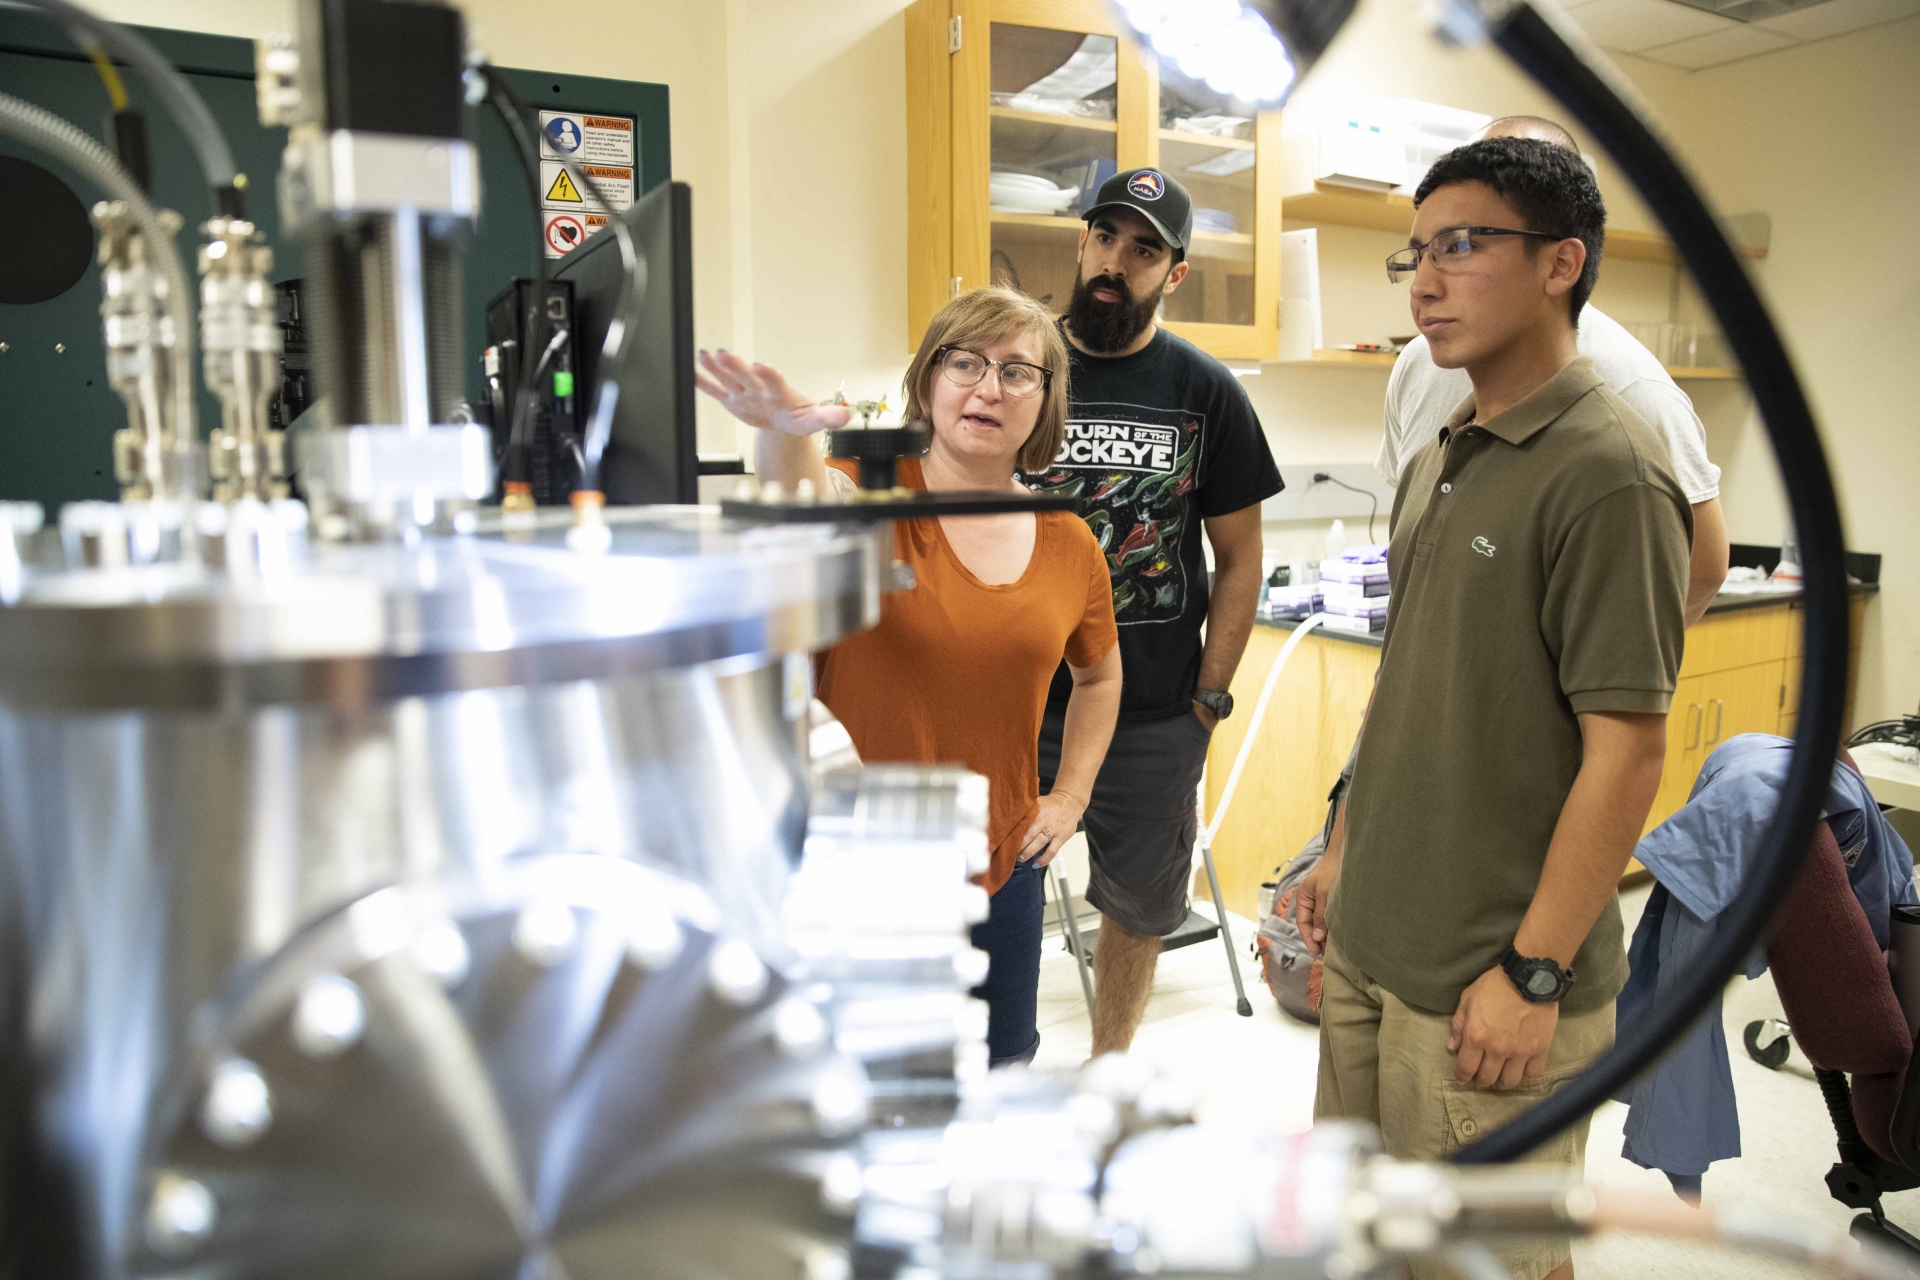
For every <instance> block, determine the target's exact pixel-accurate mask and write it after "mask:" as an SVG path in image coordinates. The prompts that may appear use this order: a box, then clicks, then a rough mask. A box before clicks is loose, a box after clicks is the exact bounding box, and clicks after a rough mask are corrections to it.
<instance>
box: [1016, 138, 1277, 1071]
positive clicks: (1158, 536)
mask: <svg viewBox="0 0 1920 1280" xmlns="http://www.w3.org/2000/svg"><path fill="white" fill-rule="evenodd" d="M1083 218H1084V220H1085V221H1086V224H1087V226H1086V229H1085V230H1083V231H1082V232H1081V233H1080V245H1079V272H1078V275H1077V277H1076V280H1075V283H1074V289H1073V297H1072V300H1071V301H1070V302H1069V303H1068V305H1067V312H1066V315H1065V316H1064V317H1063V320H1062V328H1063V330H1064V332H1065V334H1066V337H1067V340H1068V344H1069V355H1070V357H1071V362H1072V379H1071V385H1072V389H1071V392H1070V398H1069V401H1068V406H1067V432H1066V442H1065V444H1064V445H1063V446H1062V447H1061V451H1060V453H1059V455H1058V457H1057V458H1056V459H1055V460H1054V464H1053V466H1052V467H1051V468H1050V469H1048V470H1047V471H1045V472H1043V473H1039V474H1030V475H1027V476H1026V477H1025V479H1026V481H1027V483H1028V484H1029V485H1031V486H1032V487H1033V488H1034V489H1035V490H1036V491H1038V492H1041V493H1050V494H1064V495H1067V496H1071V497H1074V498H1076V499H1078V501H1079V511H1080V515H1081V517H1082V518H1083V519H1084V520H1086V522H1087V524H1088V526H1089V527H1090V528H1091V529H1092V530H1093V533H1094V536H1095V538H1096V539H1098V540H1099V542H1100V545H1101V547H1102V549H1103V550H1104V551H1105V553H1106V557H1107V567H1108V570H1109V572H1110V573H1111V575H1112V579H1113V612H1114V620H1115V621H1116V622H1117V623H1118V624H1119V632H1120V661H1121V674H1122V691H1121V697H1120V719H1119V723H1118V724H1117V725H1116V726H1115V728H1114V733H1113V742H1112V745H1111V746H1110V747H1109V748H1108V750H1107V757H1106V761H1105V763H1104V764H1102V766H1101V769H1100V774H1099V777H1098V779H1097V780H1096V781H1095V783H1094V786H1093V794H1092V795H1091V796H1087V797H1083V799H1085V800H1086V801H1087V805H1086V813H1085V816H1084V818H1083V819H1082V822H1083V825H1084V827H1085V830H1086V833H1087V847H1088V853H1089V856H1090V861H1091V864H1092V874H1091V878H1090V882H1089V884H1088V888H1087V901H1088V902H1090V903H1091V904H1092V905H1093V906H1094V907H1096V908H1098V909H1099V911H1100V912H1101V914H1102V915H1103V916H1104V917H1105V922H1104V923H1103V924H1102V926H1101V929H1100V939H1099V945H1098V947H1097V948H1096V949H1095V952H1094V962H1093V963H1094V974H1095V978H1096V988H1095V990H1096V994H1095V997H1094V1014H1093V1052H1094V1054H1095V1056H1098V1055H1100V1054H1103V1053H1114V1052H1120V1051H1123V1050H1125V1049H1126V1048H1127V1047H1128V1045H1130V1044H1131V1043H1132V1040H1133V1033H1134V1031H1135V1030H1136V1029H1137V1028H1138V1027H1139V1025H1140V1017H1141V1015H1142V1013H1143V1012H1144V1011H1145V1009H1146V1003H1147V995H1148V992H1149V991H1150V990H1151V988H1152V985H1153V971H1154V966H1155V964H1156V962H1157V961H1158V959H1159V955H1160V947H1161V939H1163V938H1164V937H1166V936H1167V935H1168V934H1171V933H1173V932H1174V931H1175V930H1176V929H1178V928H1179V927H1180V925H1182V924H1183V923H1185V921H1186V918H1187V885H1188V882H1189V880H1190V879H1191V868H1192V859H1193V842H1194V839H1195V835H1196V827H1197V823H1196V819H1195V810H1194V789H1195V788H1196V787H1197V786H1198V784H1199V781H1200V771H1201V769H1202V767H1203V766H1204V764H1205V763H1206V754H1207V744H1208V742H1209V740H1210V738H1211V735H1212V733H1213V727H1214V725H1215V724H1216V723H1218V722H1219V721H1220V720H1221V719H1223V718H1225V717H1226V716H1228V715H1231V714H1232V713H1233V698H1232V695H1231V694H1229V693H1228V692H1227V690H1228V687H1229V686H1230V685H1231V684H1232V682H1233V673H1234V670H1235V668H1237V667H1238V666H1239V665H1240V655H1241V653H1242V652H1243V651H1244V650H1245V649H1246V645H1247V636H1248V634H1249V633H1250V632H1251V631H1252V629H1253V619H1254V611H1255V609H1256V607H1257V605H1258V603H1259V598H1260V578H1261V563H1260V503H1261V502H1262V501H1263V500H1265V499H1267V498H1270V497H1272V496H1273V495H1274V494H1276V493H1278V492H1280V488H1281V483H1280V472H1279V470H1278V468H1276V467H1275V466H1274V462H1273V454H1272V452H1271V451H1270V450H1269V449H1268V447H1267V441H1266V436H1265V434H1264V433H1263V432H1262V431H1261V428H1260V420H1259V418H1258V417H1257V416H1256V415H1255V414H1254V411H1253V406H1252V404H1250V403H1249V402H1248V400H1247V394H1246V392H1245V391H1244V390H1243V389H1242V388H1241V386H1240V383H1239V380H1238V379H1237V378H1235V377H1234V376H1233V375H1232V374H1231V373H1230V372H1228V370H1227V368H1226V366H1224V365H1222V364H1221V363H1220V362H1219V361H1218V360H1215V359H1214V358H1213V357H1212V356H1209V355H1207V354H1206V353H1205V352H1203V351H1201V350H1200V349H1199V348H1197V347H1195V346H1194V345H1193V344H1192V343H1190V342H1187V341H1185V340H1184V339H1182V338H1179V337H1176V336H1175V335H1174V334H1171V333H1169V332H1167V331H1166V330H1165V329H1163V328H1161V327H1160V326H1159V325H1158V324H1156V323H1155V316H1156V313H1157V312H1158V309H1159V306H1160V303H1161V301H1162V300H1163V299H1165V298H1166V297H1168V296H1169V295H1170V294H1172V293H1173V292H1174V290H1176V289H1178V288H1179V287H1180V283H1181V281H1182V280H1184V279H1185V278H1186V276H1187V271H1188V264H1187V261H1186V256H1187V246H1188V244H1189V243H1190V241H1191V239H1192V236H1193V201H1192V199H1191V198H1190V197H1189V196H1188V194H1187V191H1186V189H1185V188H1184V187H1182V186H1181V185H1180V184H1179V183H1178V182H1176V181H1174V180H1173V179H1172V178H1169V177H1167V176H1166V175H1165V174H1164V173H1162V172H1160V171H1159V170H1157V169H1133V170H1129V171H1127V172H1124V173H1119V174H1116V175H1114V176H1113V177H1112V178H1110V179H1108V180H1107V182H1106V183H1104V184H1103V185H1102V186H1101V188H1100V191H1099V193H1098V195H1097V196H1096V197H1095V198H1094V200H1093V202H1092V203H1091V204H1090V205H1089V206H1088V208H1087V211H1086V213H1085V214H1084V215H1083ZM1203 536H1204V542H1205V548H1203V545H1202V543H1203ZM1207 548H1210V549H1211V551H1212V562H1213V573H1212V580H1211V582H1209V577H1208V566H1207V555H1206V549H1207ZM1203 634H1204V638H1203ZM1072 687H1073V686H1072V680H1071V677H1070V676H1069V675H1068V673H1067V671H1066V669H1065V668H1064V667H1063V668H1061V670H1060V671H1059V672H1058V673H1057V674H1056V676H1055V678H1054V682H1053V689H1052V694H1051V696H1050V698H1049V699H1048V703H1047V713H1046V717H1045V720H1044V721H1043V723H1042V726H1041V735H1040V774H1041V779H1042V782H1043V785H1045V786H1048V787H1051V786H1052V783H1053V778H1052V773H1053V771H1054V769H1055V767H1056V762H1057V761H1058V760H1059V758H1060V742H1061V738H1062V735H1063V731H1064V726H1065V714H1066V702H1067V697H1068V695H1069V694H1070V693H1071V691H1072Z"/></svg>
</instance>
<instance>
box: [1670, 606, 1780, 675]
mask: <svg viewBox="0 0 1920 1280" xmlns="http://www.w3.org/2000/svg"><path fill="white" fill-rule="evenodd" d="M1789 612H1790V611H1789V608H1788V606H1786V605H1772V606H1767V605H1761V606H1757V607H1755V608H1751V609H1736V610H1734V611H1733V612H1731V613H1722V614H1708V615H1707V616H1706V617H1705V618H1702V619H1701V620H1700V621H1699V622H1698V623H1696V624H1695V625H1694V626H1693V627H1692V628H1691V629H1689V630H1688V632H1687V640H1686V649H1685V652H1684V653H1683V654H1682V656H1681V659H1680V674H1681V676H1682V677H1685V676H1699V675H1706V674H1708V673H1709V672H1714V671H1727V670H1731V669H1732V668H1734V667H1750V666H1753V665H1754V664H1755V663H1760V662H1772V661H1774V660H1776V659H1778V658H1783V657H1785V656H1786V655H1787V646H1788V643H1789V633H1790V632H1792V630H1793V620H1792V619H1791V618H1790V616H1789Z"/></svg>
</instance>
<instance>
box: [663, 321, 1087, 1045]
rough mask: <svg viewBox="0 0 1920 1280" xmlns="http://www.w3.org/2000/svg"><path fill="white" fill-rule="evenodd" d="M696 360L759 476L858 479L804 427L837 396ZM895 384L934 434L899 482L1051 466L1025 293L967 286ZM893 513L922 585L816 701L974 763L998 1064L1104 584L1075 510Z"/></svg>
mask: <svg viewBox="0 0 1920 1280" xmlns="http://www.w3.org/2000/svg"><path fill="white" fill-rule="evenodd" d="M700 368H701V373H700V374H699V375H697V377H698V382H699V386H700V389H701V390H703V391H705V392H706V393H707V394H708V395H711V396H713V397H714V398H716V399H718V400H719V401H721V402H722V403H723V404H725V405H726V407H727V409H728V411H729V412H731V413H732V414H733V415H734V416H735V417H736V418H739V419H740V420H741V421H742V422H745V423H747V424H749V425H751V426H754V427H758V428H760V432H759V438H758V440H757V441H756V448H755V457H756V470H757V472H758V474H759V477H760V479H761V480H762V481H763V482H764V481H774V480H777V481H779V482H780V483H781V484H783V485H785V486H787V487H788V488H789V489H791V488H792V487H793V486H794V485H795V484H796V483H798V482H799V481H801V480H807V481H810V482H811V483H812V484H813V485H814V487H815V488H816V490H819V491H823V492H827V493H851V492H852V491H853V489H854V483H853V471H852V464H850V463H843V462H841V461H839V460H836V461H834V462H833V463H832V464H829V463H828V462H827V461H826V459H825V458H823V457H822V455H821V451H820V449H819V448H818V447H817V445H816V444H815V442H814V441H813V440H812V439H811V438H810V437H811V436H812V435H813V434H814V433H816V432H819V431H822V430H826V429H829V428H833V427H838V426H843V425H845V423H846V421H847V411H846V409H844V408H842V407H839V406H828V405H818V404H816V403H814V401H813V400H812V399H810V398H809V397H807V396H805V395H802V394H801V393H800V392H798V391H796V390H795V389H794V388H793V387H792V386H790V385H789V384H788V383H787V381H786V379H784V378H783V377H781V376H780V374H779V373H778V372H777V371H776V370H774V369H772V368H770V367H769V366H767V365H762V364H749V363H748V362H747V361H745V360H742V359H741V358H740V357H738V356H734V355H730V354H728V353H727V352H725V351H719V352H711V353H710V352H705V351H703V352H701V353H700ZM905 389H906V395H907V414H906V416H907V418H908V420H910V421H911V420H928V421H931V422H932V424H933V442H932V446H931V448H930V449H929V450H928V452H927V456H926V458H925V459H924V460H920V459H905V460H903V461H902V462H901V465H900V472H899V474H900V483H901V484H903V485H906V486H908V487H910V488H915V489H935V490H947V489H974V490H981V489H986V490H1004V491H1005V492H1007V493H1015V494H1020V495H1023V496H1024V495H1026V494H1027V493H1028V490H1027V488H1026V486H1024V485H1023V484H1021V483H1020V482H1019V480H1018V479H1016V478H1015V471H1016V470H1026V471H1036V472H1037V471H1042V470H1045V469H1046V467H1047V466H1048V465H1049V464H1050V463H1051V462H1052V461H1053V457H1054V455H1055V454H1056V453H1058V452H1059V449H1060V443H1061V440H1062V438H1063V436H1064V434H1065V430H1066V405H1067V352H1066V345H1065V343H1064V341H1063V340H1062V338H1061V336H1060V330H1059V326H1058V325H1057V324H1056V323H1055V321H1054V318H1053V317H1052V316H1051V315H1050V314H1048V312H1047V310H1046V309H1045V308H1044V307H1042V306H1041V305H1040V304H1039V303H1038V302H1036V301H1034V300H1033V299H1031V298H1028V297H1026V296H1025V295H1023V294H1018V293H1014V292H1012V291H1010V290H1006V289H979V290H976V291H974V292H972V293H969V294H965V295H963V296H962V297H960V298H957V299H955V300H954V301H953V302H950V303H948V304H947V306H946V307H945V308H944V309H943V310H942V311H941V312H940V314H939V315H937V316H935V317H934V318H933V322H932V323H931V324H930V325H928V326H927V334H926V337H925V338H924V339H922V341H921V343H920V351H919V354H918V355H916V356H915V357H914V359H913V363H912V364H911V365H910V366H909V367H908V369H907V376H906V387H905ZM843 468H844V469H843ZM894 528H895V533H894V544H895V554H896V556H897V557H898V558H899V559H900V560H901V561H903V562H904V563H906V564H907V566H908V567H910V568H911V569H912V570H913V574H914V581H915V583H916V585H915V586H914V588H913V589H912V590H910V591H903V592H896V593H893V594H889V595H887V596H885V597H883V598H882V601H881V606H880V624H879V625H878V626H877V627H874V628H873V629H871V630H869V631H865V632H862V633H860V634H858V635H855V636H852V637H850V638H848V639H847V640H844V641H842V642H841V643H840V644H838V645H835V646H834V647H833V648H832V649H831V650H829V651H828V653H827V655H826V658H825V661H824V663H823V665H822V668H821V672H820V698H821V700H822V701H823V702H825V703H826V704H827V706H828V707H829V708H830V709H831V710H832V711H833V713H834V714H835V715H836V716H838V717H839V718H840V720H841V722H842V723H843V724H845V725H846V727H847V731H848V733H849V734H851V735H852V737H853V742H854V746H855V747H856V748H858V750H859V752H860V757H861V759H863V760H866V761H869V762H882V761H902V762H908V763H916V764H951V763H956V762H957V763H961V764H964V765H966V766H967V767H968V768H969V769H972V770H973V771H975V772H976V773H980V774H984V775H985V776H986V778H987V780H988V820H987V839H988V844H989V846H990V847H991V849H992V864H991V867H990V868H989V870H988V871H987V874H986V875H985V877H983V880H984V883H985V885H986V887H987V890H988V891H989V892H990V893H991V894H992V895H993V898H992V904H991V914H990V915H989V917H988V919H987V921H986V923H984V924H982V925H980V926H978V927H977V928H975V929H974V932H973V940H974V945H975V946H978V947H980V948H982V949H983V950H985V951H986V952H987V955H988V957H989V959H990V964H989V969H988V974H987V980H986V982H984V983H983V984H982V985H981V986H980V987H979V988H977V989H976V990H975V993H974V994H976V995H978V996H980V997H982V998H983V999H985V1000H986V1001H987V1005H988V1011H989V1018H988V1032H987V1043H988V1048H989V1051H990V1053H991V1055H992V1059H993V1062H994V1064H995V1065H1003V1064H1006V1063H1011V1062H1021V1061H1027V1060H1030V1059H1031V1058H1032V1057H1033V1054H1034V1052H1035V1051H1036V1050H1037V1049H1038V1048H1039V1045H1040V1032H1039V1030H1038V1028H1037V1027H1036V1025H1035V993H1036V989H1037V987H1038V984H1039V976H1040V916H1041V893H1040V869H1041V868H1043V867H1045V866H1046V865H1047V863H1048V862H1050V861H1052V859H1053V856H1054V855H1055V854H1056V853H1058V852H1059V851H1060V847H1061V846H1062V845H1064V844H1065V843H1066V842H1067V839H1068V838H1069V837H1070V836H1072V835H1073V832H1074V829H1075V828H1076V827H1077V826H1078V825H1079V822H1080V815H1081V813H1082V811H1083V810H1085V808H1086V806H1087V796H1088V795H1089V794H1090V792H1091V789H1092V786H1093V780H1094V777H1095V776H1096V775H1097V774H1098V773H1099V771H1100V762H1101V760H1102V759H1103V758H1104V757H1105V755H1106V752H1107V742H1108V740H1109V739H1110V738H1111V737H1112V736H1113V724H1114V718H1115V716H1116V715H1117V713H1118V711H1119V706H1120V654H1119V650H1118V648H1117V647H1116V645H1115V638H1116V633H1115V630H1114V623H1113V591H1112V586H1111V580H1110V577H1109V575H1108V572H1107V565H1106V560H1105V558H1104V556H1103V555H1102V554H1101V551H1100V547H1099V544H1098V543H1096V542H1095V541H1094V538H1093V534H1092V533H1091V532H1090V531H1089V530H1088V528H1087V526H1086V524H1085V523H1084V522H1083V521H1082V520H1081V519H1080V518H1079V517H1078V516H1077V515H1075V514H1073V513H1072V512H1070V511H1054V512H1042V513H1039V514H1029V513H1024V512H1021V513H1014V514H1009V515H995V516H967V517H957V518H956V517H941V518H938V519H933V520H902V521H899V522H898V523H897V524H896V525H895V527H894ZM1063 658H1064V659H1065V661H1066V663H1067V667H1068V669H1069V670H1070V671H1071V672H1072V674H1073V682H1074V684H1073V698H1072V700H1071V701H1070V702H1069V703H1068V704H1067V722H1066V733H1065V740H1064V744H1063V748H1062V752H1061V761H1060V771H1059V774H1058V777H1057V778H1056V780H1055V783H1054V786H1053V789H1052V790H1051V791H1049V792H1047V793H1046V794H1045V795H1042V794H1041V793H1040V771H1039V750H1038V740H1039V734H1040V718H1041V714H1042V713H1043V711H1044V710H1045V708H1046V701H1047V686H1048V684H1049V682H1050V681H1051V680H1052V678H1053V673H1054V672H1055V671H1056V670H1058V669H1059V666H1060V662H1061V660H1062V659H1063Z"/></svg>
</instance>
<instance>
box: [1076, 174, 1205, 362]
mask: <svg viewBox="0 0 1920 1280" xmlns="http://www.w3.org/2000/svg"><path fill="white" fill-rule="evenodd" d="M1186 275H1187V264H1186V263H1184V262H1175V261H1174V260H1173V250H1172V248H1170V247H1169V246H1168V244H1167V242H1166V241H1165V240H1162V239H1161V238H1160V233H1159V232H1157V231H1155V230H1154V229H1153V224H1152V223H1151V222H1148V221H1147V220H1146V219H1145V218H1143V217H1141V216H1140V215H1139V214H1138V213H1135V212H1133V211H1132V210H1131V209H1106V210H1103V211H1101V213H1100V214H1099V215H1098V216H1097V217H1095V218H1094V220H1093V224H1092V225H1091V226H1090V227H1088V228H1087V230H1085V231H1083V232H1081V233H1080V271H1079V277H1078V279H1076V280H1075V282H1074V286H1073V298H1072V299H1071V300H1070V301H1069V302H1068V303H1067V325H1068V326H1069V327H1070V328H1071V329H1072V330H1073V336H1074V337H1076V338H1078V339H1079V340H1080V342H1081V343H1082V344H1083V345H1084V346H1085V347H1086V348H1087V349H1088V350H1090V351H1101V352H1118V351H1125V350H1126V349H1127V348H1128V347H1129V346H1131V345H1132V344H1133V342H1134V340H1135V339H1137V338H1138V337H1139V336H1140V335H1141V334H1142V333H1144V332H1146V328H1147V326H1148V325H1150V324H1152V323H1153V317H1154V313H1155V312H1156V311H1158V310H1159V307H1160V300H1161V299H1162V298H1164V297H1166V296H1167V295H1168V294H1170V293H1172V292H1173V291H1174V290H1175V289H1177V288H1178V287H1179V286H1180V282H1181V281H1182V280H1184V279H1185V278H1186Z"/></svg>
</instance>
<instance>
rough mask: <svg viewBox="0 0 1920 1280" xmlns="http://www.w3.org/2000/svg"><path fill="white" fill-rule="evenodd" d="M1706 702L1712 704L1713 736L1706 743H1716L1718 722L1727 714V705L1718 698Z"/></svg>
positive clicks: (1718, 730) (1718, 735)
mask: <svg viewBox="0 0 1920 1280" xmlns="http://www.w3.org/2000/svg"><path fill="white" fill-rule="evenodd" d="M1708 701H1710V702H1712V703H1713V736H1712V737H1711V738H1708V739H1707V741H1708V742H1718V741H1720V721H1721V719H1722V718H1723V717H1724V716H1725V715H1726V713H1727V705H1726V703H1724V702H1722V701H1720V699H1718V698H1710V699H1708Z"/></svg>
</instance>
